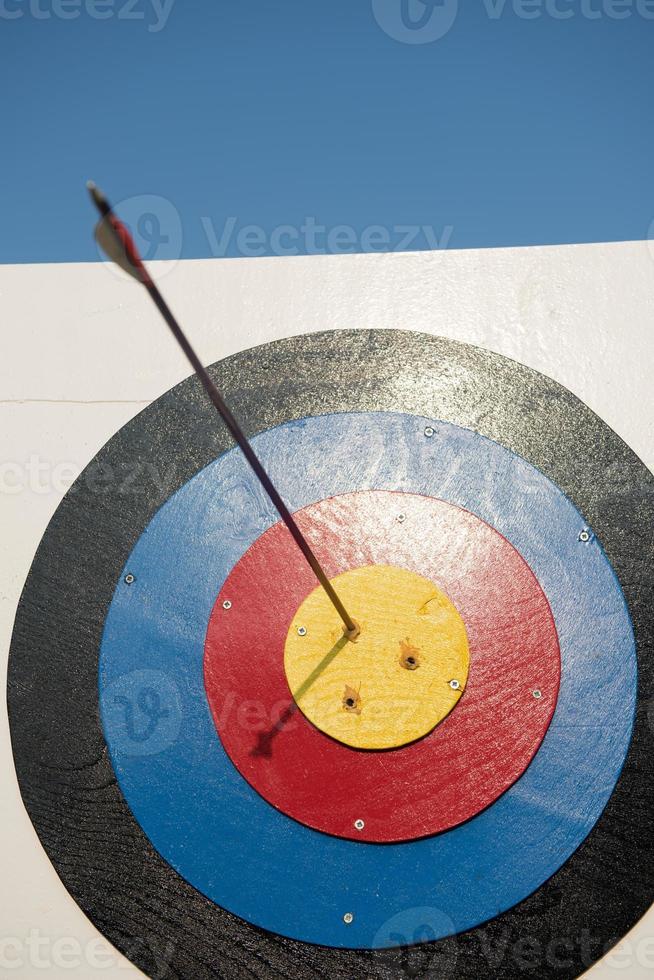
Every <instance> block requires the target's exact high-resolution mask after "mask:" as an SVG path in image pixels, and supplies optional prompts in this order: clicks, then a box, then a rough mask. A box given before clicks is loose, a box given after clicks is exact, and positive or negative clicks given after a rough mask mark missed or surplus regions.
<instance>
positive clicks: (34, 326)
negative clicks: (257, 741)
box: [0, 242, 654, 980]
mask: <svg viewBox="0 0 654 980" xmlns="http://www.w3.org/2000/svg"><path fill="white" fill-rule="evenodd" d="M651 249H652V243H648V242H626V243H618V244H600V245H573V246H557V247H547V248H523V249H492V250H474V251H451V252H448V251H436V252H422V253H409V254H387V255H346V256H310V257H299V258H269V259H268V258H266V259H229V260H213V259H211V260H201V261H185V262H179V263H177V264H175V265H173V266H170V267H167V266H165V265H163V264H158V265H156V266H155V269H154V272H155V274H156V275H158V276H159V281H160V285H161V288H162V290H163V291H164V293H165V295H166V297H167V298H168V300H169V301H170V304H171V306H172V307H173V309H174V310H175V312H176V313H177V314H178V316H179V318H180V321H181V322H182V324H183V325H184V326H185V327H186V329H187V330H188V332H189V334H190V335H191V337H192V339H193V341H194V342H195V344H196V346H197V349H198V351H199V353H200V356H201V357H202V358H203V360H204V361H205V363H211V362H212V361H215V360H218V359H219V358H221V357H224V356H225V355H227V354H231V353H234V352H235V351H238V350H241V349H243V348H246V347H252V346H254V345H255V344H260V343H264V342H265V341H269V340H275V339H277V338H280V337H288V336H292V335H294V334H299V333H306V332H314V331H319V330H325V329H333V328H336V329H338V328H353V327H354V328H370V327H375V328H403V329H411V330H421V331H425V332H429V333H433V334H440V335H443V336H447V337H452V338H456V339H458V340H463V341H467V342H469V343H473V344H477V345H479V346H482V347H486V348H489V349H491V350H494V351H498V352H499V353H501V354H505V355H508V356H509V357H512V358H515V359H516V360H518V361H522V362H523V363H524V364H527V365H529V366H530V367H533V368H536V369H537V370H539V371H542V372H543V373H545V374H548V375H550V376H551V377H552V378H555V379H556V380H557V381H559V382H561V383H562V384H564V385H565V386H566V387H568V388H570V389H571V390H572V391H573V392H574V393H575V394H576V395H578V396H579V397H580V398H581V399H582V400H583V401H584V402H586V404H587V405H589V406H590V408H592V409H593V410H594V411H595V412H597V414H598V415H600V416H601V417H602V418H603V419H604V420H605V421H606V422H607V423H608V424H609V425H610V426H611V427H612V428H613V429H615V431H616V432H617V433H618V434H619V435H620V436H622V438H623V439H624V440H625V441H626V442H627V443H629V445H630V446H631V447H632V449H634V450H635V451H636V452H637V453H638V455H639V456H640V457H641V459H642V460H643V461H644V462H645V463H646V464H647V465H648V466H649V467H650V469H654V404H653V401H652V381H653V374H654V371H653V369H654V330H653V325H654V252H652V250H651ZM0 310H1V311H2V322H3V330H2V336H1V338H0V343H1V345H2V346H1V348H0V432H1V433H2V443H1V445H0V527H1V528H2V534H1V545H0V547H1V548H2V554H1V558H0V648H1V651H2V656H1V658H0V663H1V664H2V670H3V681H2V683H3V684H4V683H5V673H6V660H7V652H8V648H9V641H10V636H11V629H12V624H13V620H14V614H15V609H16V603H17V601H18V598H19V595H20V591H21V589H22V585H23V582H24V580H25V577H26V575H27V572H28V569H29V566H30V563H31V560H32V557H33V555H34V552H35V550H36V547H37V545H38V542H39V540H40V538H41V535H42V534H43V532H44V530H45V528H46V525H47V523H48V521H49V519H50V517H51V515H52V514H53V512H54V510H55V508H56V507H57V504H58V503H59V501H60V500H61V498H62V497H63V495H64V493H65V492H66V490H67V488H68V486H70V484H71V483H72V482H73V480H74V478H75V477H76V476H77V474H78V473H79V472H80V471H81V469H82V468H83V467H84V466H85V465H86V463H87V462H88V461H89V460H90V459H91V458H92V457H93V456H94V454H95V453H96V452H97V450H98V449H99V448H100V447H101V446H102V445H103V444H104V443H105V442H106V441H107V439H109V438H110V437H111V436H112V435H113V434H114V433H115V432H116V431H117V430H118V429H119V428H120V427H121V426H122V425H124V423H125V422H127V421H128V419H130V418H132V416H134V415H135V414H136V413H137V412H139V411H140V410H141V409H142V408H143V407H144V406H145V405H147V404H148V403H149V402H150V401H152V400H153V399H155V398H157V397H158V396H159V395H160V394H162V393H163V392H164V391H166V390H167V389H168V388H170V387H171V386H172V385H174V384H176V383H177V382H178V381H180V380H181V379H182V378H184V377H186V376H187V375H188V373H189V372H188V367H187V363H186V361H185V360H184V359H183V357H182V355H181V353H180V352H179V351H178V349H177V347H176V345H175V343H174V341H173V339H172V338H171V337H170V336H169V335H168V332H167V330H166V328H165V326H164V325H163V323H162V322H161V321H160V319H159V315H158V314H157V312H156V310H155V309H154V307H153V306H152V304H151V302H150V301H149V299H148V297H147V296H146V295H145V292H144V291H143V290H142V289H141V287H139V286H138V284H136V283H134V282H133V281H131V280H128V279H127V278H126V277H124V276H122V274H120V273H119V272H117V271H115V270H114V269H113V268H110V267H108V266H104V265H101V264H74V265H23V266H0ZM217 424H220V423H219V422H218V421H217ZM2 703H3V708H2V719H1V720H0V726H1V727H0V772H1V774H2V775H1V779H2V785H1V792H0V821H1V826H2V836H1V842H0V848H1V864H0V873H1V874H2V881H3V888H2V893H1V895H0V976H2V977H20V978H25V977H30V978H33V977H35V976H46V977H48V980H54V978H57V980H59V978H61V980H64V978H69V977H79V978H85V980H89V978H93V977H96V976H97V977H104V978H107V980H110V978H118V977H120V978H125V977H128V976H130V975H133V976H137V975H138V976H140V973H139V971H137V970H136V969H135V968H134V967H133V966H131V964H130V963H128V962H127V961H126V960H125V959H123V958H122V957H121V956H120V955H119V954H118V953H116V952H115V950H113V949H112V948H111V947H110V946H109V945H108V944H107V943H106V942H105V941H104V940H103V939H102V938H101V937H100V936H99V934H98V933H97V931H96V930H95V929H94V927H93V926H92V925H91V924H90V923H89V921H88V920H87V919H86V918H85V916H84V915H83V914H82V913H81V912H80V911H79V909H78V908H77V906H76V905H75V903H74V902H73V900H72V899H71V898H70V897H69V895H68V894H67V892H66V891H65V889H64V888H63V886H62V885H61V883H60V881H59V879H58V877H57V875H56V874H55V872H54V870H53V868H52V867H51V865H50V863H49V861H48V859H47V857H46V856H45V853H44V852H43V850H42V848H41V846H40V844H39V842H38V840H37V837H36V835H35V833H34V831H33V829H32V826H31V823H30V821H29V819H28V817H27V815H26V813H25V810H24V808H23V805H22V802H21V799H20V794H19V792H18V787H17V784H16V778H15V774H14V768H13V762H12V757H11V748H10V743H9V732H8V725H7V719H6V708H5V706H4V698H3V702H2ZM652 975H654V911H652V910H651V911H650V913H649V914H648V915H647V916H646V917H645V918H644V919H643V920H642V922H641V923H640V924H639V925H638V926H637V927H636V928H635V929H634V930H633V932H632V933H631V934H630V935H629V936H628V937H627V939H626V941H625V942H624V943H623V944H621V946H620V947H618V948H617V950H616V951H615V952H614V953H612V954H611V955H610V956H609V957H607V958H606V959H605V960H604V961H603V962H602V963H600V964H598V965H597V966H595V967H594V968H593V969H592V970H591V971H590V972H589V974H588V976H589V977H591V978H592V980H601V978H615V977H616V976H624V977H629V980H644V978H646V977H648V978H649V977H652Z"/></svg>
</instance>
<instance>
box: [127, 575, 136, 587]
mask: <svg viewBox="0 0 654 980" xmlns="http://www.w3.org/2000/svg"><path fill="white" fill-rule="evenodd" d="M135 581H136V579H135V578H134V576H133V575H132V573H131V572H128V573H127V575H126V576H125V585H131V584H132V583H133V582H135Z"/></svg>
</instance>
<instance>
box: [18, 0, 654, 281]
mask: <svg viewBox="0 0 654 980" xmlns="http://www.w3.org/2000/svg"><path fill="white" fill-rule="evenodd" d="M100 17H101V18H102V19H100ZM439 35H440V36H439ZM0 73H1V77H2V85H3V99H2V108H1V109H0V113H1V115H2V134H3V152H2V178H3V179H2V182H1V185H0V186H1V190H0V193H1V195H2V215H3V222H2V234H1V235H0V261H2V262H44V261H48V262H52V261H57V262H68V261H81V260H90V261H94V260H97V259H98V253H97V250H96V247H95V245H94V243H93V241H92V237H91V226H92V221H93V213H92V210H91V206H90V203H89V201H88V199H87V196H86V192H85V189H84V183H85V181H86V179H87V178H89V177H92V178H93V179H95V180H96V181H97V182H98V184H99V185H100V186H101V187H102V188H103V190H105V192H106V193H107V195H108V196H109V197H110V199H111V200H112V201H114V202H115V203H116V204H118V202H123V201H124V202H125V203H124V204H123V205H122V207H121V208H119V209H118V210H119V213H122V214H123V215H124V216H125V217H126V219H127V220H128V222H129V223H130V224H131V225H132V227H133V229H134V231H135V232H136V234H137V237H138V239H139V244H140V245H141V248H142V249H143V251H144V252H145V254H146V256H148V257H150V258H165V257H167V256H174V257H177V256H180V255H181V256H183V257H185V258H194V257H209V256H211V255H229V256H231V255H256V254H294V253H295V252H300V253H302V252H312V251H318V252H324V251H330V252H336V251H368V250H377V251H388V250H391V249H415V248H433V247H449V248H470V247H494V246H502V245H531V244H545V243H547V244H552V243H564V242H590V241H607V240H624V239H644V238H647V237H648V234H650V231H649V229H650V224H651V222H652V220H653V219H654V181H653V176H654V166H653V161H654V152H653V151H654V99H653V98H652V93H653V92H654V2H653V0H512V2H509V0H506V2H503V0H459V3H458V5H457V3H456V0H440V2H438V0H429V2H428V3H425V2H423V0H329V2H327V0H323V2H318V0H0Z"/></svg>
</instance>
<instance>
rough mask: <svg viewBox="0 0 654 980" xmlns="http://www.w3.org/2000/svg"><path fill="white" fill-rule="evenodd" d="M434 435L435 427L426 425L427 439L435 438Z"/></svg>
mask: <svg viewBox="0 0 654 980" xmlns="http://www.w3.org/2000/svg"><path fill="white" fill-rule="evenodd" d="M433 434H434V429H433V427H432V426H431V425H426V426H425V435H426V436H427V438H428V439H431V437H432V436H433Z"/></svg>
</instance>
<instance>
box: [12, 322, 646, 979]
mask: <svg viewBox="0 0 654 980" xmlns="http://www.w3.org/2000/svg"><path fill="white" fill-rule="evenodd" d="M212 374H213V377H214V378H215V380H216V382H217V384H218V385H219V387H220V388H221V389H222V390H223V391H224V393H225V395H226V397H227V399H228V401H230V402H231V403H232V404H233V407H234V409H235V412H236V414H237V415H238V416H239V418H240V419H241V420H242V422H243V424H244V428H245V430H246V431H247V433H248V435H249V437H250V438H251V441H252V445H253V447H254V448H255V451H256V452H257V454H258V456H259V458H260V459H261V461H262V463H263V464H264V466H265V467H266V469H267V470H268V472H269V473H270V475H271V477H272V479H273V481H274V483H275V484H276V485H277V487H278V489H279V490H280V492H281V494H282V496H283V497H284V499H285V501H286V503H287V504H288V506H289V508H290V509H291V510H292V511H293V513H294V515H295V517H296V520H297V522H298V525H299V526H300V528H301V529H302V531H303V533H304V534H305V536H306V537H307V539H308V540H309V541H310V543H311V546H312V547H313V548H314V550H315V552H316V554H317V557H318V558H319V560H320V562H321V563H322V564H323V566H324V568H325V570H326V571H327V574H328V575H329V577H330V578H331V579H332V581H333V583H334V585H335V587H336V588H337V589H338V591H339V594H340V595H341V596H342V597H343V599H344V600H345V604H346V606H347V607H348V609H349V610H350V611H351V613H352V615H353V616H354V618H355V619H356V620H357V622H358V623H359V625H360V626H361V634H360V636H359V638H358V639H357V640H356V641H355V642H351V641H349V640H347V638H346V637H344V636H343V633H342V629H341V625H340V623H339V620H338V617H337V616H336V614H335V613H334V611H333V609H331V607H330V606H329V603H328V602H327V601H326V600H325V597H324V594H323V592H322V590H321V589H320V588H317V587H316V580H315V577H314V576H313V573H312V572H311V569H310V568H309V566H308V565H307V564H306V563H305V562H304V559H303V558H302V556H301V555H300V553H299V552H298V550H297V547H296V545H295V543H294V542H293V540H292V538H291V537H290V535H289V534H288V532H287V530H286V529H285V527H284V526H283V525H282V524H281V523H280V522H279V520H278V518H277V516H276V514H275V512H274V511H273V509H272V506H271V505H270V503H269V501H268V499H267V498H266V496H265V493H264V491H263V490H262V489H261V487H260V486H259V484H258V483H257V480H256V478H255V476H254V475H253V473H252V472H251V471H250V469H249V467H248V465H247V463H246V461H245V459H244V458H243V456H242V455H241V453H240V451H239V450H238V449H235V448H233V447H231V446H230V445H229V442H228V438H227V436H226V435H225V433H224V432H223V430H222V428H221V425H220V422H219V420H217V419H216V417H215V416H214V414H213V411H212V409H211V407H210V406H208V405H205V402H204V399H203V396H202V393H201V391H200V388H199V385H198V384H197V383H196V382H195V381H194V380H193V379H191V380H189V381H186V382H184V383H183V384H181V385H179V386H178V387H177V388H175V389H173V390H172V391H171V392H169V393H168V394H166V395H164V396H163V397H162V398H161V399H159V400H158V401H157V402H155V403H154V404H153V405H152V406H150V408H148V409H147V410H146V411H145V412H143V413H142V414H141V415H140V416H138V417H137V418H136V419H135V420H134V421H133V422H132V423H130V424H129V425H128V426H126V427H125V429H123V430H122V431H121V432H120V433H118V435H117V436H116V437H115V438H114V439H112V440H111V442H110V443H108V445H107V446H106V447H105V448H104V449H103V450H102V452H101V453H100V454H99V455H98V457H97V458H96V460H95V461H94V462H93V463H92V464H91V465H90V467H89V468H88V470H87V471H86V472H85V473H84V474H82V476H81V477H80V479H79V480H78V482H77V483H76V484H75V485H74V487H73V488H72V489H71V491H70V492H69V494H68V495H67V497H66V498H65V500H64V502H63V503H62V505H61V507H60V509H59V511H58V512H57V514H56V515H55V517H54V519H53V521H52V523H51V525H50V527H49V528H48V531H47V532H46V535H45V537H44V540H43V542H42V545H41V547H40V549H39V552H38V554H37V557H36V559H35V562H34V565H33V568H32V571H31V573H30V577H29V580H28V582H27V585H26V587H25V592H24V594H23V598H22V600H21V605H20V608H19V612H18V616H17V621H16V628H15V633H14V639H13V645H12V657H11V663H10V678H9V707H10V718H11V725H12V741H13V747H14V754H15V759H16V766H17V770H18V774H19V778H20V782H21V788H22V792H23V797H24V800H25V803H26V806H27V808H28V811H29V813H30V816H31V818H32V820H33V822H34V824H35V827H36V829H37V831H38V833H39V835H40V837H41V840H42V841H43V843H44V846H45V848H46V850H47V852H48V854H49V856H50V858H51V860H52V861H53V863H54V865H55V867H56V868H57V870H58V872H59V874H60V875H61V877H62V879H63V880H64V883H65V884H66V886H67V887H68V889H69V890H70V891H71V893H72V894H73V895H74V897H75V898H76V900H77V901H78V903H79V904H80V906H81V907H82V908H83V910H84V911H85V912H86V913H87V914H88V915H89V916H90V917H91V919H92V920H93V921H94V922H95V923H96V924H97V925H98V927H99V928H100V929H101V930H102V931H103V933H104V934H105V935H107V937H108V938H110V939H111V941H112V942H114V943H115V944H116V945H117V946H118V947H119V948H120V949H122V950H123V951H124V952H126V953H127V955H128V956H129V957H130V958H131V959H132V960H133V961H134V962H135V963H136V964H137V965H139V966H140V967H141V968H142V969H143V970H144V971H145V972H146V973H150V974H154V972H155V965H153V961H152V956H153V953H152V950H153V948H156V943H153V942H152V941H151V940H152V937H155V939H157V938H158V939H162V940H163V938H165V937H168V938H169V939H170V940H171V941H172V945H173V949H174V952H173V954H172V963H171V969H173V970H174V971H176V972H175V975H181V976H190V975H192V976H197V977H205V976H206V977H210V976H215V975H230V976H231V975H235V976H240V975H243V976H246V975H250V973H251V972H252V970H253V969H254V966H253V965H252V964H253V963H255V962H256V963H257V964H258V966H257V967H256V969H257V970H259V971H260V969H261V963H264V964H265V969H266V970H267V971H268V973H269V974H270V975H288V976H298V977H303V976H313V975H314V974H315V975H322V974H325V975H330V976H343V977H346V976H347V977H349V976H355V975H365V976H369V977H373V976H374V977H388V976H401V975H405V974H406V971H407V969H408V967H407V964H406V955H407V947H409V948H413V947H416V948H418V949H419V950H420V951H421V953H422V955H423V959H422V960H421V961H420V963H421V964H422V965H421V969H422V970H423V972H424V971H425V970H426V971H427V972H426V973H425V975H429V972H428V971H429V970H437V971H439V972H438V975H444V976H447V975H450V974H451V975H452V976H457V977H471V978H472V977H475V978H476V977H478V976H482V975H483V976H497V977H502V976H520V975H521V969H522V968H521V967H520V966H519V965H516V964H517V962H518V960H517V959H516V953H515V950H516V948H517V945H516V944H519V942H520V940H521V938H523V937H524V935H525V934H527V935H529V936H530V937H532V938H533V941H534V943H536V944H537V948H538V949H540V950H541V954H542V955H541V960H542V962H539V963H538V964H537V966H538V973H539V976H557V977H560V976H570V977H572V976H578V975H579V974H581V973H582V972H583V971H584V970H585V969H587V968H588V967H589V966H590V965H591V964H592V962H593V961H594V960H595V959H597V958H599V957H600V956H601V955H602V954H603V953H604V952H605V951H606V949H607V946H610V945H611V944H612V943H613V942H615V941H617V939H618V938H619V937H620V936H621V935H623V934H624V932H626V931H627V929H628V928H630V926H631V925H632V924H633V923H634V922H635V921H636V919H637V918H638V917H639V916H640V915H641V914H642V913H643V912H644V911H645V909H646V908H647V907H648V906H649V904H650V903H651V900H652V894H651V881H652V874H651V872H652V857H651V851H650V839H649V836H648V834H647V832H646V829H645V822H646V821H647V819H648V816H647V814H648V813H649V810H648V807H649V806H650V805H651V803H652V786H651V780H650V779H649V776H648V768H647V762H646V760H647V753H648V752H649V751H650V750H651V733H650V730H649V727H648V723H647V710H646V707H647V700H646V699H647V697H648V693H647V692H648V690H649V683H650V673H651V667H650V666H649V662H648V660H647V658H643V657H642V656H641V659H640V664H639V663H638V656H639V653H640V654H642V653H643V651H644V650H645V649H646V647H647V644H648V643H649V642H650V639H651V612H650V607H649V603H648V602H645V601H643V600H644V598H645V597H646V596H647V595H648V593H649V591H650V590H651V586H652V572H651V563H650V561H649V559H650V557H651V556H650V555H649V554H648V553H647V546H646V545H644V543H643V540H642V538H643V535H642V529H643V527H647V526H651V518H652V514H653V512H654V506H653V501H654V497H653V495H652V492H653V487H654V481H653V478H652V476H651V474H650V473H649V472H648V471H647V470H646V469H645V468H644V467H643V465H642V464H641V463H640V462H639V461H638V460H637V459H636V458H635V457H634V455H633V454H632V453H631V452H630V450H629V449H628V448H627V447H626V446H625V445H624V444H623V443H622V442H621V441H620V440H619V439H618V437H617V436H616V435H615V434H614V433H613V432H611V430H609V429H608V428H607V427H606V426H605V425H604V424H603V423H602V422H601V421H600V420H599V419H597V418H596V417H595V416H594V415H592V413H591V412H590V411H589V410H588V409H586V408H585V407H584V406H583V405H581V403H579V402H578V401H577V400H576V399H575V398H574V397H573V396H572V395H571V394H570V393H569V392H567V391H565V390H564V389H562V388H561V387H560V386H559V385H557V384H556V383H555V382H553V381H550V380H549V379H546V378H543V377H542V376H540V375H537V374H536V373H535V372H532V371H530V370H528V369H526V368H523V367H521V366H520V365H517V364H515V363H513V362H511V361H508V360H506V359H504V358H501V357H499V356H497V355H492V354H489V353H486V352H483V351H479V350H475V349H473V348H469V347H466V346H464V345H459V344H455V343H453V342H450V341H444V340H440V339H434V338H430V337H426V336H422V335H416V334H408V333H402V332H395V331H384V332H365V333H364V332H339V333H326V334H321V335H314V336H311V337H302V338H296V339H293V340H289V341H282V342H278V343H274V344H269V345H266V346H264V347H261V348H257V349H255V350H253V351H248V352H245V353H244V354H240V355H237V356H236V357H233V358H230V359H229V360H227V361H225V362H221V363H219V364H217V365H214V367H213V368H212ZM180 447H184V449H183V451H182V450H181V449H180ZM162 472H165V473H167V474H168V475H169V477H170V479H169V480H168V481H162V480H161V479H158V478H154V477H156V476H160V475H161V474H162ZM100 473H103V474H104V476H105V478H104V479H103V480H100V479H99V478H98V477H99V474H100ZM107 474H109V475H110V476H109V477H108V476H107ZM171 474H172V475H171ZM63 568H65V569H66V570H67V571H66V574H65V576H62V569H63ZM634 846H636V847H637V848H638V860H637V861H634V853H633V849H634ZM607 868H610V869H611V870H610V874H607V870H606V869H607ZM609 893H610V896H611V897H609ZM499 936H501V937H502V941H503V947H502V948H503V950H504V953H503V954H502V956H499V957H498V958H497V959H496V960H491V961H489V959H488V955H487V954H488V948H489V946H488V944H489V943H491V944H492V942H493V941H494V940H495V939H497V937H499ZM589 936H590V939H589V938H588V937H589ZM280 937H284V941H283V942H282V940H281V939H280ZM553 943H554V944H555V945H556V949H557V953H556V955H555V956H553V955H552V948H553V946H552V944H553ZM534 949H536V947H534V946H533V944H532V951H533V950H534ZM563 953H564V954H565V955H563ZM425 956H426V959H425V958H424V957H425ZM531 963H532V968H533V957H532V960H531ZM425 964H426V965H425ZM411 969H414V967H411ZM525 969H526V968H525ZM316 971H317V972H316ZM448 971H449V972H448ZM257 975H258V974H257ZM417 975H420V973H419V972H418V974H417Z"/></svg>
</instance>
